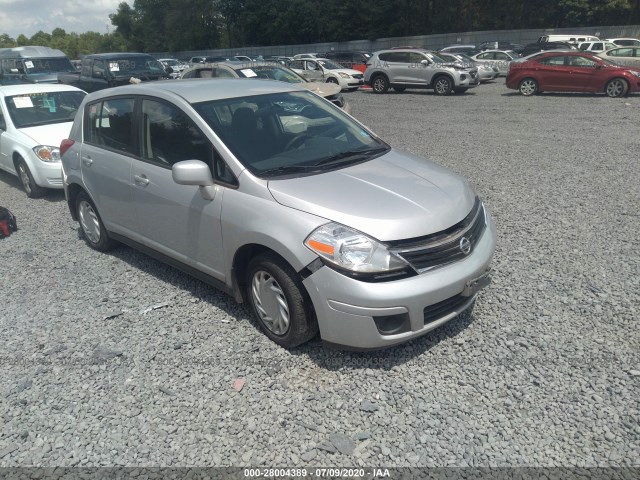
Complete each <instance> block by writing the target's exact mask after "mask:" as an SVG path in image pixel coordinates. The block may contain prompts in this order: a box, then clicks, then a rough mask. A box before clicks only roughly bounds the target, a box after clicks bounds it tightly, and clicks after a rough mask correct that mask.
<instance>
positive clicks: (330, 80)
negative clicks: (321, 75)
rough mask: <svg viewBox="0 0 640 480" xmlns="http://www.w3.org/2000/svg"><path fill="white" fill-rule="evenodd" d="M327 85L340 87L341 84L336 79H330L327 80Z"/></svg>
mask: <svg viewBox="0 0 640 480" xmlns="http://www.w3.org/2000/svg"><path fill="white" fill-rule="evenodd" d="M327 83H333V84H335V85H338V83H339V82H338V80H336V79H335V78H333V77H329V78H327Z"/></svg>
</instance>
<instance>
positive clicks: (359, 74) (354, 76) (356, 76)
mask: <svg viewBox="0 0 640 480" xmlns="http://www.w3.org/2000/svg"><path fill="white" fill-rule="evenodd" d="M351 76H352V77H353V78H358V79H360V78H363V77H364V75H363V74H362V73H355V74H353V75H351Z"/></svg>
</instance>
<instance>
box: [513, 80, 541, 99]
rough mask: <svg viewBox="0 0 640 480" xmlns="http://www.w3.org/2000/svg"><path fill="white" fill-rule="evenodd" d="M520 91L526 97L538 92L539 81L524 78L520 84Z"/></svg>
mask: <svg viewBox="0 0 640 480" xmlns="http://www.w3.org/2000/svg"><path fill="white" fill-rule="evenodd" d="M518 91H519V92H520V93H521V94H522V95H524V96H525V97H530V96H532V95H535V94H536V93H538V82H536V81H535V80H534V79H533V78H523V79H522V80H521V81H520V84H519V85H518Z"/></svg>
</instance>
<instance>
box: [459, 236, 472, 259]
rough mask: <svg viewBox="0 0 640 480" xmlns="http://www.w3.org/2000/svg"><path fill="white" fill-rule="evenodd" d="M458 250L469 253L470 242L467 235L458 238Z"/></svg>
mask: <svg viewBox="0 0 640 480" xmlns="http://www.w3.org/2000/svg"><path fill="white" fill-rule="evenodd" d="M460 251H461V252H462V253H464V254H465V255H469V252H471V242H470V241H469V239H468V238H467V237H462V238H461V239H460Z"/></svg>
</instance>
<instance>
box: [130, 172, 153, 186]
mask: <svg viewBox="0 0 640 480" xmlns="http://www.w3.org/2000/svg"><path fill="white" fill-rule="evenodd" d="M133 179H134V180H135V181H136V183H137V184H138V185H140V186H141V187H146V186H147V185H149V179H148V178H147V177H146V176H145V175H134V176H133Z"/></svg>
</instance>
